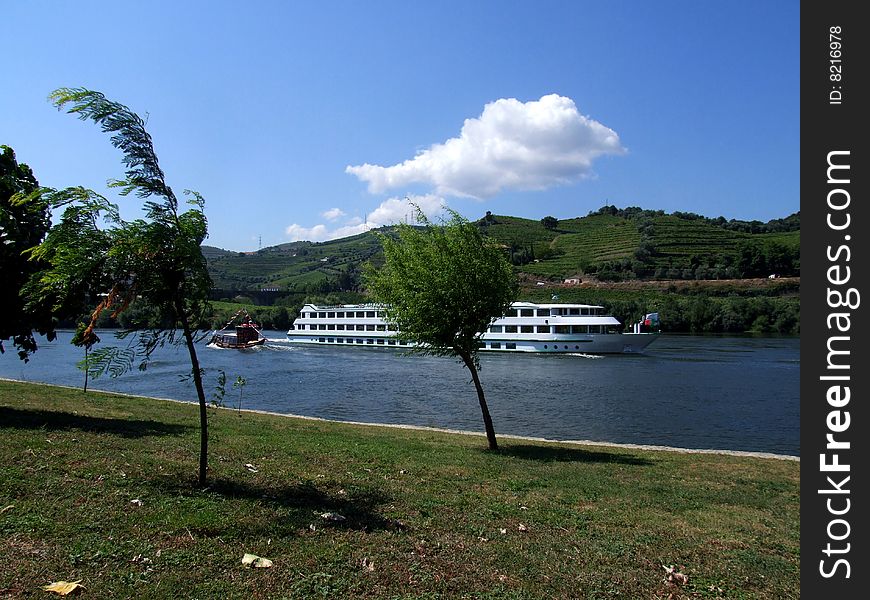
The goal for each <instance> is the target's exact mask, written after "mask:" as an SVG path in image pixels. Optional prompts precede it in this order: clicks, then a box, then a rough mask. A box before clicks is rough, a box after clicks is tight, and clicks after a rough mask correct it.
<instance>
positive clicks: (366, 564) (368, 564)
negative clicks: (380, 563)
mask: <svg viewBox="0 0 870 600" xmlns="http://www.w3.org/2000/svg"><path fill="white" fill-rule="evenodd" d="M362 567H363V569H365V570H366V571H369V572H371V571H374V570H375V561H373V560H371V559H370V558H363V559H362Z"/></svg>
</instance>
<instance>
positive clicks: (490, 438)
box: [459, 352, 498, 450]
mask: <svg viewBox="0 0 870 600" xmlns="http://www.w3.org/2000/svg"><path fill="white" fill-rule="evenodd" d="M459 356H460V357H461V358H462V361H463V362H464V363H465V366H466V367H468V370H469V371H471V379H472V381H474V387H475V388H476V389H477V402H478V403H479V404H480V412H481V413H483V426H484V428H485V429H486V440H487V442H489V449H490V450H498V442H497V441H496V439H495V428H494V427H493V426H492V417H491V416H490V415H489V407H488V406H487V405H486V398H484V396H483V386H482V385H480V377H478V376H477V367H475V365H474V361H473V360H472V359H471V355H470V354H467V353H464V352H461V353H459Z"/></svg>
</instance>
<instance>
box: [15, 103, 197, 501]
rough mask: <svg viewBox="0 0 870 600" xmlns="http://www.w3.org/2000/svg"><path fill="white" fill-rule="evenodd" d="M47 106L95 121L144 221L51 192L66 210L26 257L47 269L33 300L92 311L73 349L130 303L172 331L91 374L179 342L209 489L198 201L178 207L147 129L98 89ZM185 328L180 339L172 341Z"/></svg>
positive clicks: (149, 336) (105, 360)
mask: <svg viewBox="0 0 870 600" xmlns="http://www.w3.org/2000/svg"><path fill="white" fill-rule="evenodd" d="M50 99H51V100H52V102H53V103H54V105H55V106H56V107H57V108H58V109H59V110H60V109H63V108H67V112H69V113H71V114H75V115H78V117H79V118H80V119H82V120H92V121H94V122H95V123H96V124H98V125H99V126H100V127H101V129H102V130H103V131H104V132H106V133H110V134H112V137H111V141H112V144H113V145H114V146H115V147H116V148H118V149H119V150H121V152H122V153H123V155H124V159H123V162H124V164H125V165H126V167H127V170H126V175H125V177H124V179H122V180H120V181H113V182H110V186H112V187H114V188H117V189H119V190H120V193H121V194H122V195H128V194H130V193H135V195H136V196H138V197H139V198H142V199H143V200H145V202H144V209H145V218H144V219H137V220H135V221H129V222H128V221H124V220H123V219H121V217H120V215H119V213H118V208H117V207H116V206H115V205H114V204H112V203H110V202H109V201H108V200H106V199H105V198H104V197H102V196H100V195H99V194H97V193H95V192H93V191H91V190H85V189H83V188H68V189H65V190H61V191H54V192H53V193H52V194H51V195H50V197H51V199H52V203H53V205H54V207H56V208H58V209H59V208H63V209H64V211H63V216H62V218H61V221H60V222H59V223H58V224H57V225H55V226H54V227H52V228H51V230H50V231H49V232H48V235H47V236H46V239H45V241H44V242H43V243H42V244H41V245H40V246H38V247H37V248H36V249H35V250H34V251H33V252H32V255H33V257H34V258H35V259H37V260H40V261H43V262H44V263H46V264H47V265H48V267H47V268H46V269H45V270H44V271H43V272H41V273H40V274H39V277H38V279H37V280H36V281H35V282H34V285H33V287H32V289H31V290H30V293H31V296H32V297H33V298H34V300H35V301H36V302H40V303H48V304H50V305H51V306H52V307H53V308H54V309H55V310H57V311H58V312H59V313H60V314H69V313H65V310H64V309H65V307H68V306H69V305H70V303H72V302H75V301H79V300H80V299H81V298H83V297H84V298H93V299H94V300H93V301H94V303H95V304H96V306H95V307H94V308H93V312H92V314H91V317H90V321H89V322H88V323H82V324H81V325H80V327H79V328H78V331H77V332H76V335H75V337H74V340H73V341H74V342H75V343H76V344H78V345H83V346H85V347H86V348H87V347H89V346H91V345H92V344H94V343H95V342H96V341H98V339H99V338H97V336H96V334H95V332H94V327H95V326H96V324H97V321H98V319H99V318H100V315H101V314H102V313H103V311H111V313H112V316H113V317H117V316H118V315H119V314H121V313H122V312H124V311H125V310H126V309H127V308H128V307H129V306H130V305H131V303H132V302H133V301H134V300H137V302H144V303H145V304H147V305H148V306H149V307H151V309H153V310H154V311H155V312H156V313H157V315H158V316H159V317H160V319H159V320H160V322H161V323H163V324H170V327H163V326H157V327H155V326H153V325H152V327H154V328H152V329H151V330H150V331H143V332H140V334H139V335H138V341H139V343H138V347H136V348H133V349H131V347H130V346H128V347H127V348H102V349H100V350H98V351H94V352H92V353H91V355H90V357H89V363H90V367H91V368H92V373H93V374H99V373H101V372H105V371H107V370H108V371H109V372H110V373H112V374H120V373H122V372H123V371H125V370H126V369H128V368H129V367H130V366H132V364H133V362H134V360H135V359H141V361H142V362H141V363H140V368H144V367H145V365H146V364H147V360H148V358H149V357H150V355H151V353H152V352H153V351H154V350H155V349H156V348H157V347H159V346H162V345H164V344H166V343H178V344H181V343H184V344H186V346H187V349H188V353H189V355H190V364H191V376H192V378H193V381H194V385H195V387H196V392H197V396H198V398H199V408H200V411H199V412H200V457H199V483H200V485H205V482H206V470H207V455H208V421H207V413H206V399H205V392H204V390H203V385H202V370H201V368H200V365H199V359H198V357H197V353H196V345H195V342H196V341H197V332H196V328H197V326H198V325H199V324H201V323H204V319H205V316H206V314H207V312H208V310H209V302H208V294H209V290H210V289H211V278H210V277H209V274H208V271H207V269H206V262H205V259H204V258H203V255H202V252H201V250H200V244H201V243H202V241H203V240H204V239H205V237H206V235H207V229H208V227H207V223H206V218H205V214H204V213H203V206H204V201H203V199H202V197H201V196H200V195H199V194H197V193H196V192H186V193H187V194H188V195H189V196H190V198H191V200H190V201H189V204H190V205H191V206H190V208H189V209H188V210H186V211H184V212H182V211H180V209H179V202H178V198H177V197H176V195H175V193H174V192H173V191H172V189H171V188H170V187H169V185H167V183H166V181H165V178H164V174H163V171H162V170H161V169H160V166H159V164H158V161H157V155H156V154H155V152H154V147H153V144H152V142H151V136H150V135H149V134H148V132H147V131H146V130H145V123H144V122H143V121H142V119H141V118H139V116H138V115H136V114H135V113H133V112H132V111H130V109H129V108H127V107H126V106H124V105H122V104H119V103H117V102H113V101H110V100H108V99H106V97H105V96H104V95H103V94H101V93H99V92H95V91H91V90H87V89H81V88H79V89H68V88H61V89H58V90H56V91H55V92H53V93H52V94H51V96H50ZM178 330H180V331H181V338H179V336H178Z"/></svg>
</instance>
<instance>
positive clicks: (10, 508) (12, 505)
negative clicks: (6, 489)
mask: <svg viewBox="0 0 870 600" xmlns="http://www.w3.org/2000/svg"><path fill="white" fill-rule="evenodd" d="M13 508H15V505H14V504H10V505H9V506H4V507H3V508H2V509H0V515H2V514H3V513H5V512H6V511H7V510H12V509H13Z"/></svg>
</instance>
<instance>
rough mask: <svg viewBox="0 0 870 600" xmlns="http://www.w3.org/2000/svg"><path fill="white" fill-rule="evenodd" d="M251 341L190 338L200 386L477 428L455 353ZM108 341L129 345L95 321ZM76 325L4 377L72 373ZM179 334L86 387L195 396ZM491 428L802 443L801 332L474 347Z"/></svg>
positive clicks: (601, 436) (688, 442)
mask: <svg viewBox="0 0 870 600" xmlns="http://www.w3.org/2000/svg"><path fill="white" fill-rule="evenodd" d="M264 333H265V334H266V336H267V338H268V342H267V343H266V344H265V345H264V346H261V347H259V348H256V349H253V350H244V351H239V350H222V349H217V348H212V347H206V345H205V343H203V344H202V345H201V347H200V348H199V356H200V360H201V362H202V366H203V368H204V369H205V370H206V371H205V382H206V393H207V395H209V396H210V395H211V394H212V393H213V391H214V388H215V386H216V385H217V377H218V373H219V370H223V371H224V372H225V373H226V375H227V384H226V396H225V398H224V403H225V405H227V406H233V407H235V406H236V405H237V404H238V401H239V391H240V390H239V389H238V388H234V387H233V386H232V383H233V382H234V381H236V378H237V377H238V376H242V377H244V378H245V380H246V384H245V385H244V386H243V387H242V388H241V400H242V408H250V409H259V410H266V411H271V412H277V413H284V414H296V415H305V416H311V417H322V418H326V419H335V420H339V421H361V422H371V423H400V424H409V425H424V426H431V427H443V428H450V429H461V430H468V431H482V429H483V426H482V421H481V416H480V409H479V407H478V403H477V396H476V394H475V391H474V385H473V384H472V383H471V377H470V375H469V374H468V372H467V371H466V370H465V368H464V367H463V366H462V364H461V363H460V362H458V361H457V360H455V359H451V358H436V357H424V356H409V355H404V354H401V353H399V352H398V351H396V350H390V349H383V348H380V349H379V348H356V347H352V348H339V347H329V348H323V347H320V348H305V347H299V346H295V345H290V344H289V343H288V342H287V341H286V337H285V336H284V334H283V332H277V331H272V332H264ZM101 336H102V338H103V343H104V344H106V345H110V344H111V345H126V344H127V341H118V340H115V339H113V335H112V333H111V332H102V333H101ZM71 337H72V333H71V332H65V331H64V332H59V334H58V339H57V340H56V341H55V342H51V343H48V342H44V341H43V342H42V343H40V347H39V350H38V351H37V353H36V354H35V355H34V356H33V357H32V359H31V360H30V362H29V363H27V364H24V363H22V362H21V361H20V360H19V359H18V357H17V355H16V353H15V352H14V349H13V348H11V347H9V346H7V352H6V354H4V355H0V377H5V378H10V379H19V380H23V381H39V382H46V383H56V384H62V385H71V386H81V384H82V382H83V374H82V372H81V371H79V370H78V369H77V368H76V366H75V364H76V362H77V361H79V360H81V359H82V357H83V354H82V350H81V349H80V348H76V347H74V346H72V345H71V344H70V343H69V341H70V339H71ZM187 360H188V356H187V351H186V349H185V348H184V347H183V346H179V347H164V348H162V349H159V350H158V351H157V352H156V353H155V355H154V357H153V360H152V361H151V363H150V365H149V366H148V369H147V370H146V371H145V372H140V371H139V370H138V369H135V368H134V369H133V370H131V371H129V372H127V373H125V374H124V375H122V376H120V377H117V378H110V377H109V376H104V377H102V378H100V379H97V380H92V381H91V383H90V387H91V388H92V389H102V390H109V391H117V392H125V393H131V394H137V395H143V396H155V397H162V398H173V399H177V400H190V401H195V399H196V394H195V392H194V389H193V384H192V383H190V382H184V381H180V379H181V378H182V377H183V376H184V375H185V374H186V373H189V372H190V365H189V363H188V362H187ZM481 366H482V368H481V372H480V376H481V381H482V383H483V386H484V391H485V392H486V397H487V401H488V403H489V408H490V412H491V413H492V418H493V422H494V424H495V429H496V433H497V434H498V433H500V434H513V435H522V436H534V437H544V438H550V439H558V440H592V441H599V442H616V443H630V444H653V445H662V446H676V447H680V448H701V449H720V450H741V451H753V452H773V453H778V454H789V455H793V456H799V455H800V433H799V431H800V389H799V371H800V340H799V339H798V338H766V337H715V336H690V335H663V336H661V338H660V339H658V340H656V341H655V342H654V343H653V344H652V345H651V346H650V347H649V348H648V349H647V351H646V353H645V354H643V355H634V356H632V355H624V356H623V355H618V356H617V355H605V356H595V357H593V356H584V355H567V356H553V355H546V356H545V355H520V354H507V353H505V354H495V353H493V354H489V353H484V354H483V355H481Z"/></svg>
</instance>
